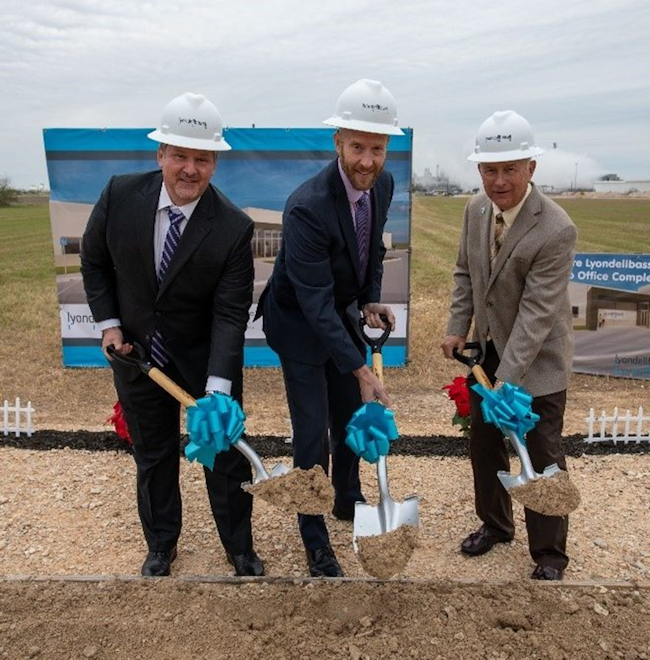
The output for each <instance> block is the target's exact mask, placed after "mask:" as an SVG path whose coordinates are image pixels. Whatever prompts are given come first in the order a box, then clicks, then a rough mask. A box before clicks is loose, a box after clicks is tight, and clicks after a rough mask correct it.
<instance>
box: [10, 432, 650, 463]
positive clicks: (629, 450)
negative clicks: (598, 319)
mask: <svg viewBox="0 0 650 660" xmlns="http://www.w3.org/2000/svg"><path fill="white" fill-rule="evenodd" d="M246 440H247V442H248V443H249V444H250V445H251V447H253V449H254V450H255V451H256V452H257V453H258V454H259V455H260V456H261V457H262V458H270V457H279V456H290V455H291V445H290V444H287V443H286V442H285V441H284V438H282V437H279V436H248V437H247V438H246ZM564 443H565V448H566V453H567V456H572V457H577V456H582V455H583V454H586V455H592V456H593V455H602V454H645V453H648V451H650V444H648V443H647V442H644V443H634V444H632V443H630V444H627V445H625V444H623V443H617V444H614V443H612V442H598V443H593V444H588V443H586V442H584V438H583V436H581V435H571V436H565V437H564ZM0 447H17V448H19V449H20V448H22V449H35V450H38V451H46V450H49V449H65V448H66V447H67V448H69V449H80V450H86V451H124V452H131V446H130V445H129V444H128V443H127V442H126V441H125V440H122V439H120V438H119V437H118V436H117V435H116V434H115V433H114V432H112V431H106V432H102V431H100V432H94V431H48V430H43V431H35V432H34V433H33V434H32V437H31V438H29V437H27V436H25V435H21V436H20V437H18V438H16V437H15V436H11V435H9V436H0ZM468 447H469V443H468V441H467V440H465V439H464V438H460V437H457V436H456V437H448V436H435V437H428V436H402V437H400V439H399V440H398V441H396V442H395V443H394V444H393V446H392V448H391V455H393V456H459V457H467V456H468ZM511 453H512V454H514V452H513V451H512V450H511Z"/></svg>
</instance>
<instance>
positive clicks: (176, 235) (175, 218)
mask: <svg viewBox="0 0 650 660" xmlns="http://www.w3.org/2000/svg"><path fill="white" fill-rule="evenodd" d="M167 215H168V216H169V229H168V230H167V236H165V245H164V246H163V251H162V257H161V259H160V265H159V266H158V284H160V283H161V282H162V281H163V278H164V277H165V273H166V272H167V269H168V268H169V264H170V262H171V260H172V257H173V256H174V252H175V251H176V248H177V247H178V243H179V242H180V240H181V223H182V222H183V220H185V216H184V215H183V212H182V211H181V210H180V209H179V208H178V207H176V206H169V207H167ZM151 357H152V358H153V359H154V361H155V362H156V363H157V364H158V365H159V366H161V367H164V366H165V365H166V364H167V363H168V362H169V353H168V352H167V349H166V348H165V340H164V339H163V337H162V335H161V334H160V330H158V329H157V328H156V330H154V333H153V335H152V337H151Z"/></svg>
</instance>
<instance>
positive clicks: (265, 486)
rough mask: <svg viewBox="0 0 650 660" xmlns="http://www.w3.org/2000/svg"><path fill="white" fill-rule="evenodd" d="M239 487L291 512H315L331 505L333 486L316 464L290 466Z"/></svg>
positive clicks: (325, 510)
mask: <svg viewBox="0 0 650 660" xmlns="http://www.w3.org/2000/svg"><path fill="white" fill-rule="evenodd" d="M242 488H243V489H244V490H245V491H247V492H249V493H251V495H253V496H254V497H260V498H262V499H263V500H265V501H267V502H269V503H270V504H273V505H275V506H277V507H280V508H282V509H286V510H288V511H293V512H295V513H304V514H307V515H310V516H317V515H320V514H322V513H329V512H330V511H331V510H332V507H333V506H334V488H333V487H332V484H331V483H330V480H329V479H328V477H327V475H326V474H325V472H324V470H323V468H322V467H321V466H320V465H316V466H315V467H313V468H311V469H309V470H302V469H301V468H294V469H293V470H290V471H289V472H287V473H286V474H283V475H281V476H279V477H272V478H271V479H266V480H265V481H260V482H259V483H257V484H255V485H251V484H245V485H243V486H242Z"/></svg>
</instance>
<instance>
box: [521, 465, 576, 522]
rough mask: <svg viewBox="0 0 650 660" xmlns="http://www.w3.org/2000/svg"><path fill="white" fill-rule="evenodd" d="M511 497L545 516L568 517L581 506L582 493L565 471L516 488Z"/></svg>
mask: <svg viewBox="0 0 650 660" xmlns="http://www.w3.org/2000/svg"><path fill="white" fill-rule="evenodd" d="M510 496H511V497H513V498H514V499H515V500H517V501H518V502H519V503H520V504H523V505H524V506H526V507H528V508H529V509H532V510H533V511H537V513H541V514H543V515H545V516H567V515H569V514H570V513H571V512H572V511H575V510H576V509H577V508H578V507H579V506H580V491H579V490H578V489H577V488H576V485H575V484H574V483H573V482H572V481H571V478H570V477H569V473H568V472H565V471H564V470H560V471H559V472H556V473H555V474H553V475H552V476H550V477H539V478H537V479H533V480H532V481H529V482H528V483H527V484H523V485H522V486H515V487H514V488H511V489H510Z"/></svg>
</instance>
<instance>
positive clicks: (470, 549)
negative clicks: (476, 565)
mask: <svg viewBox="0 0 650 660" xmlns="http://www.w3.org/2000/svg"><path fill="white" fill-rule="evenodd" d="M509 541H512V538H504V537H499V536H495V534H494V533H492V532H491V531H490V530H489V529H488V528H487V527H486V526H485V525H481V526H480V527H479V528H478V529H477V530H476V531H475V532H472V533H471V534H470V535H469V536H468V537H467V538H466V539H465V540H464V541H463V542H462V543H461V544H460V551H461V552H462V553H463V554H466V555H470V557H478V556H479V555H484V554H485V553H486V552H488V551H489V550H492V548H493V547H494V546H495V545H496V544H497V543H508V542H509Z"/></svg>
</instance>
